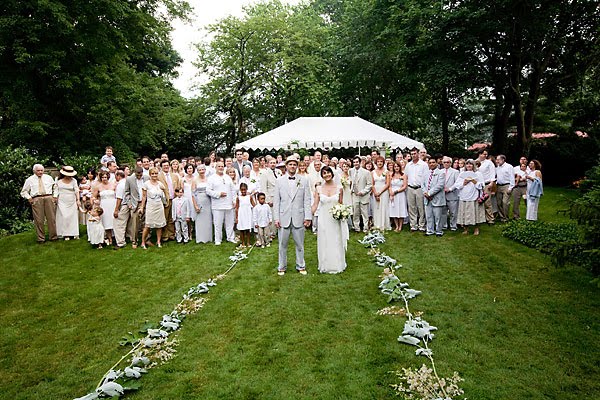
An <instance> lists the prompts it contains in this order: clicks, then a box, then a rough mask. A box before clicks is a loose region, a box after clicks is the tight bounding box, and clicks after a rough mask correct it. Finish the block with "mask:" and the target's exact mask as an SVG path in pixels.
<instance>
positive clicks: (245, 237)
mask: <svg viewBox="0 0 600 400" xmlns="http://www.w3.org/2000/svg"><path fill="white" fill-rule="evenodd" d="M255 204H256V203H254V198H253V197H252V196H251V195H250V194H248V185H246V184H245V183H242V184H240V194H239V195H238V196H237V198H236V200H235V223H236V224H237V229H238V231H239V232H240V242H241V245H240V247H242V248H244V247H251V246H252V245H251V244H250V241H251V240H252V237H251V236H252V233H251V232H252V231H251V230H252V226H253V224H252V207H254V206H255Z"/></svg>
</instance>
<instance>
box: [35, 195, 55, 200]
mask: <svg viewBox="0 0 600 400" xmlns="http://www.w3.org/2000/svg"><path fill="white" fill-rule="evenodd" d="M48 196H52V195H51V194H38V195H37V196H32V198H33V199H35V198H36V197H48Z"/></svg>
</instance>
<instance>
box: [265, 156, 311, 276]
mask: <svg viewBox="0 0 600 400" xmlns="http://www.w3.org/2000/svg"><path fill="white" fill-rule="evenodd" d="M285 168H286V170H287V174H285V175H283V176H282V177H279V178H278V179H277V182H276V184H275V195H274V196H273V219H274V220H275V227H276V228H277V229H278V231H279V234H278V236H279V266H278V267H277V275H279V276H282V275H284V274H285V270H286V268H287V248H288V242H289V240H290V233H291V234H292V238H293V239H294V243H295V245H296V269H297V270H298V272H299V273H300V274H302V275H306V264H305V263H304V229H305V228H308V227H309V226H310V221H311V220H312V213H311V211H310V206H311V195H310V189H309V182H308V180H307V179H306V178H304V177H302V176H299V175H296V170H297V169H298V160H296V158H294V157H293V156H290V157H288V158H287V159H286V160H285Z"/></svg>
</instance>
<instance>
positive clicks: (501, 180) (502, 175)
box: [496, 162, 515, 190]
mask: <svg viewBox="0 0 600 400" xmlns="http://www.w3.org/2000/svg"><path fill="white" fill-rule="evenodd" d="M496 183H497V184H498V185H505V184H507V183H508V190H512V188H514V187H515V170H514V168H513V166H512V165H510V164H509V163H507V162H505V163H504V164H502V165H499V166H497V167H496Z"/></svg>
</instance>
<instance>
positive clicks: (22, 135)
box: [0, 0, 188, 157]
mask: <svg viewBox="0 0 600 400" xmlns="http://www.w3.org/2000/svg"><path fill="white" fill-rule="evenodd" d="M187 9H188V5H187V3H186V2H185V1H183V0H146V1H141V0H135V1H111V0H96V1H85V0H47V1H43V2H39V1H33V0H25V1H21V0H6V1H4V2H2V5H1V6H0V68H1V70H0V97H1V98H2V101H1V102H0V135H1V136H0V142H2V143H3V144H10V143H19V144H25V145H27V146H28V147H29V148H32V149H37V150H38V151H41V152H44V153H46V154H49V155H52V156H53V157H57V156H59V155H61V154H64V153H70V152H75V151H83V152H85V151H86V149H90V151H97V150H99V149H100V148H101V147H102V146H103V145H104V144H108V143H111V144H113V145H115V146H117V147H118V148H119V150H120V151H123V152H124V153H129V152H130V151H132V150H137V148H138V147H139V146H140V145H141V146H142V147H143V146H150V147H154V146H158V143H159V142H160V141H161V136H164V135H166V134H167V132H168V131H169V130H170V129H171V128H170V126H172V123H173V122H175V120H174V118H173V116H172V114H171V111H172V110H175V109H176V108H174V107H173V105H174V104H176V103H178V102H180V101H181V99H180V96H179V94H178V93H177V92H176V91H175V90H174V88H173V87H172V85H171V84H170V83H169V78H170V77H171V76H172V75H173V73H174V72H173V71H174V68H175V66H177V64H178V63H179V61H180V58H179V56H178V55H177V53H176V52H175V51H174V50H173V48H172V47H171V43H170V39H169V32H170V30H171V27H170V20H171V19H172V18H173V17H175V16H179V17H184V16H185V13H186V11H187Z"/></svg>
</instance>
